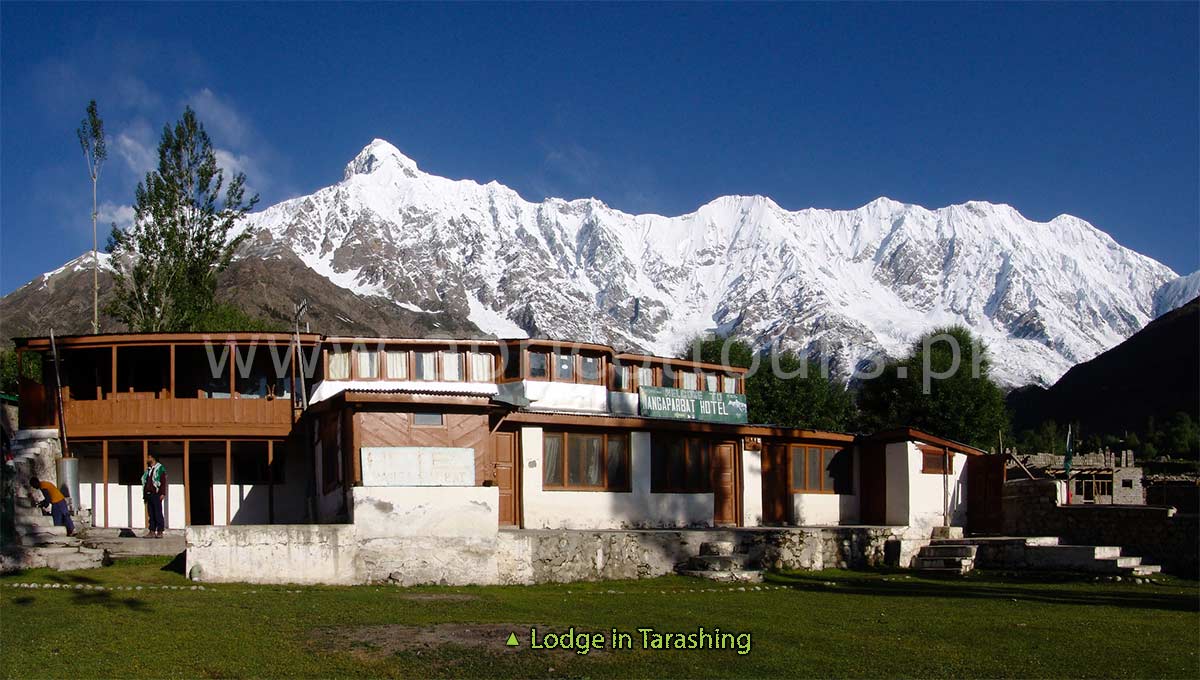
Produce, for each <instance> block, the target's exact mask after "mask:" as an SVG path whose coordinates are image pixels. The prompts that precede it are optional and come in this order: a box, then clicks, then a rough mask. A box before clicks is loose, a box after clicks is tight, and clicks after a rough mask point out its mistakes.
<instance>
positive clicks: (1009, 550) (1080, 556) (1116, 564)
mask: <svg viewBox="0 0 1200 680" xmlns="http://www.w3.org/2000/svg"><path fill="white" fill-rule="evenodd" d="M968 546H970V547H971V548H972V549H973V550H974V551H975V553H974V554H973V557H974V563H973V564H972V565H971V567H972V568H973V567H980V568H987V569H1016V570H1028V571H1061V572H1082V573H1090V574H1117V575H1128V576H1147V575H1150V574H1156V573H1158V572H1160V571H1161V569H1162V568H1161V567H1159V566H1158V565H1152V564H1143V563H1142V558H1141V557H1137V556H1134V555H1123V554H1122V549H1121V548H1120V546H1113V545H1066V544H1063V543H1061V542H1060V541H1059V539H1058V538H1057V537H1054V536H1030V537H1024V536H1016V537H985V538H964V539H954V540H935V541H932V542H931V543H930V544H929V545H928V546H926V547H925V548H922V549H921V552H920V554H919V555H918V557H917V558H916V559H915V560H914V564H913V566H914V567H917V568H918V569H921V568H922V567H925V568H944V569H952V568H954V566H955V565H954V564H952V563H943V562H939V561H938V560H936V559H933V558H941V557H944V558H947V559H949V558H951V557H952V556H954V555H955V553H954V552H953V551H955V550H958V549H965V548H966V547H968ZM922 558H931V559H929V560H923V559H922ZM958 566H959V567H960V568H961V569H962V570H963V572H964V573H965V571H967V570H968V569H967V568H966V565H963V564H959V565H958Z"/></svg>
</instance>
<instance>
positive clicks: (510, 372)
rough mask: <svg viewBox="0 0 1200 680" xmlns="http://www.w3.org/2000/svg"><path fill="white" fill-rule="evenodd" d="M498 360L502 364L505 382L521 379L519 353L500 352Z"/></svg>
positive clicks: (515, 351)
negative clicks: (499, 359)
mask: <svg viewBox="0 0 1200 680" xmlns="http://www.w3.org/2000/svg"><path fill="white" fill-rule="evenodd" d="M500 358H501V360H502V361H503V362H504V378H505V379H506V380H519V379H520V378H521V353H520V351H518V350H516V349H510V350H509V351H507V352H501V353H500Z"/></svg>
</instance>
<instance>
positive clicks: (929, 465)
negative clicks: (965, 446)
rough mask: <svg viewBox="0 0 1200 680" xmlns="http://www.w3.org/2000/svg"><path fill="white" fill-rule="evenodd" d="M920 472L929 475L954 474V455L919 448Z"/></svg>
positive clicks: (930, 448) (932, 449) (933, 449)
mask: <svg viewBox="0 0 1200 680" xmlns="http://www.w3.org/2000/svg"><path fill="white" fill-rule="evenodd" d="M921 472H924V473H926V474H931V475H940V474H942V473H945V474H954V454H944V453H943V452H942V451H939V450H937V449H935V448H932V447H929V448H926V447H921Z"/></svg>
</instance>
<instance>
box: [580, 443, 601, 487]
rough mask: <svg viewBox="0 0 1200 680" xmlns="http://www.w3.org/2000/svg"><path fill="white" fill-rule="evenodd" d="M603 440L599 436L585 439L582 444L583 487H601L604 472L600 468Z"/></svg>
mask: <svg viewBox="0 0 1200 680" xmlns="http://www.w3.org/2000/svg"><path fill="white" fill-rule="evenodd" d="M603 443H604V439H603V438H602V437H600V436H599V435H597V436H594V437H587V438H585V439H584V443H583V455H584V461H585V462H584V466H583V483H584V485H585V486H603V485H604V476H603V474H604V471H603V469H602V468H601V467H600V459H601V457H602V445H603Z"/></svg>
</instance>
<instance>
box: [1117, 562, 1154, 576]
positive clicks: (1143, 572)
mask: <svg viewBox="0 0 1200 680" xmlns="http://www.w3.org/2000/svg"><path fill="white" fill-rule="evenodd" d="M1159 573H1162V567H1161V566H1159V565H1157V564H1139V565H1137V566H1136V567H1130V568H1129V569H1122V570H1121V574H1122V575H1123V576H1149V575H1151V574H1159Z"/></svg>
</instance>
